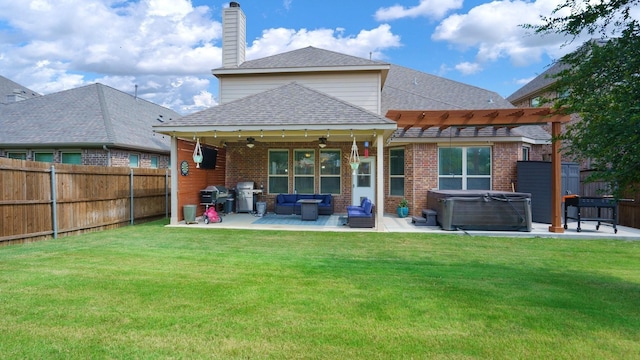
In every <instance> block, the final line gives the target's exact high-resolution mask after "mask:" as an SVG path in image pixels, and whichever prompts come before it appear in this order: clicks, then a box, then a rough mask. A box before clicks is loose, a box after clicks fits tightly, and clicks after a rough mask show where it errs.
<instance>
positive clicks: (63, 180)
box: [0, 158, 171, 244]
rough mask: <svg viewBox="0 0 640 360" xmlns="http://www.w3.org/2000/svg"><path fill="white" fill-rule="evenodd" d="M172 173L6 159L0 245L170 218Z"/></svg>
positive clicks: (1, 167) (1, 174)
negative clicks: (159, 218)
mask: <svg viewBox="0 0 640 360" xmlns="http://www.w3.org/2000/svg"><path fill="white" fill-rule="evenodd" d="M169 184H170V173H169V170H168V169H138V168H135V169H131V168H123V167H101V166H82V165H68V164H50V163H44V162H36V161H25V160H14V159H6V158H0V188H1V190H0V244H11V243H24V242H31V241H37V240H43V239H50V238H54V239H55V238H57V237H58V236H67V235H72V234H77V233H82V232H86V231H96V230H103V229H109V228H115V227H120V226H123V225H127V224H133V223H134V221H140V220H144V219H148V218H158V217H162V216H165V217H168V216H169V211H170V209H171V206H170V198H171V196H170V185H169Z"/></svg>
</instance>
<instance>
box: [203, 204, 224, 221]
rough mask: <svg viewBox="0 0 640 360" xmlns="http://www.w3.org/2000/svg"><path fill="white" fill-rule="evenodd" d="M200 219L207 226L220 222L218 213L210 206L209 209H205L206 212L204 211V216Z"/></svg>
mask: <svg viewBox="0 0 640 360" xmlns="http://www.w3.org/2000/svg"><path fill="white" fill-rule="evenodd" d="M202 218H203V219H204V223H205V224H208V223H210V222H214V223H219V222H222V218H221V217H220V216H219V215H218V212H217V211H216V209H215V207H214V206H210V207H209V208H207V210H205V212H204V214H203V215H202Z"/></svg>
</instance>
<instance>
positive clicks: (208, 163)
mask: <svg viewBox="0 0 640 360" xmlns="http://www.w3.org/2000/svg"><path fill="white" fill-rule="evenodd" d="M217 159H218V150H216V149H213V148H208V147H206V146H203V147H202V163H201V164H200V168H201V169H215V168H216V160H217Z"/></svg>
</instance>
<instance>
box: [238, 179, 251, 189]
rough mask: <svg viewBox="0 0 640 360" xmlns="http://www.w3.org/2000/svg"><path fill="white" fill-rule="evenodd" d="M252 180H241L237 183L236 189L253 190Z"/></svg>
mask: <svg viewBox="0 0 640 360" xmlns="http://www.w3.org/2000/svg"><path fill="white" fill-rule="evenodd" d="M253 188H254V182H253V181H241V182H239V183H238V190H253Z"/></svg>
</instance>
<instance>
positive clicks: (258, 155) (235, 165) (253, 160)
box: [225, 139, 364, 213]
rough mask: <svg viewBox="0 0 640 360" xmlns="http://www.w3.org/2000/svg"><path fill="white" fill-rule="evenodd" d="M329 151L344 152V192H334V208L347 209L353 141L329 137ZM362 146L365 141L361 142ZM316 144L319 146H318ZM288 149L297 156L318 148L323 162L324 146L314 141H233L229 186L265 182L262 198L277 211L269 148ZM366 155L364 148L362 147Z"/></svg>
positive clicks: (317, 189)
mask: <svg viewBox="0 0 640 360" xmlns="http://www.w3.org/2000/svg"><path fill="white" fill-rule="evenodd" d="M329 142H330V144H329V146H327V147H326V148H325V149H327V150H340V151H341V153H342V154H341V158H342V161H341V166H342V174H343V176H342V182H341V186H342V189H341V193H340V194H334V195H333V200H334V202H335V203H334V204H335V205H334V208H335V212H336V213H344V212H346V207H347V205H350V204H351V182H352V178H351V176H350V175H351V167H350V166H349V154H350V153H351V144H350V143H335V142H331V139H329ZM358 145H359V146H360V147H361V146H362V144H361V143H360V144H358ZM314 146H315V147H314ZM277 149H286V150H289V159H291V158H292V157H293V150H302V149H312V150H314V153H315V154H314V155H315V163H316V164H318V163H319V155H320V149H319V148H318V147H317V145H315V144H310V143H293V142H292V143H262V142H260V141H257V142H256V145H255V147H254V148H252V149H249V148H248V147H246V146H245V145H244V144H242V143H229V144H228V145H227V158H226V178H225V183H226V184H227V186H229V187H232V188H235V187H236V185H237V184H238V182H242V181H253V182H254V183H255V186H256V188H259V187H260V185H261V184H263V185H264V189H265V191H264V194H263V195H261V196H260V197H259V199H258V200H259V201H264V202H266V203H267V211H274V208H275V206H274V204H275V197H276V195H277V194H268V193H267V188H268V180H269V179H268V177H269V174H268V172H267V171H268V160H269V158H268V157H269V150H277ZM358 151H359V154H360V156H362V154H363V152H364V149H363V148H359V150H358ZM319 180H320V176H319V174H318V173H317V172H316V174H315V192H316V193H319V192H320V181H319ZM293 192H294V189H293V174H290V176H289V193H293Z"/></svg>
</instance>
